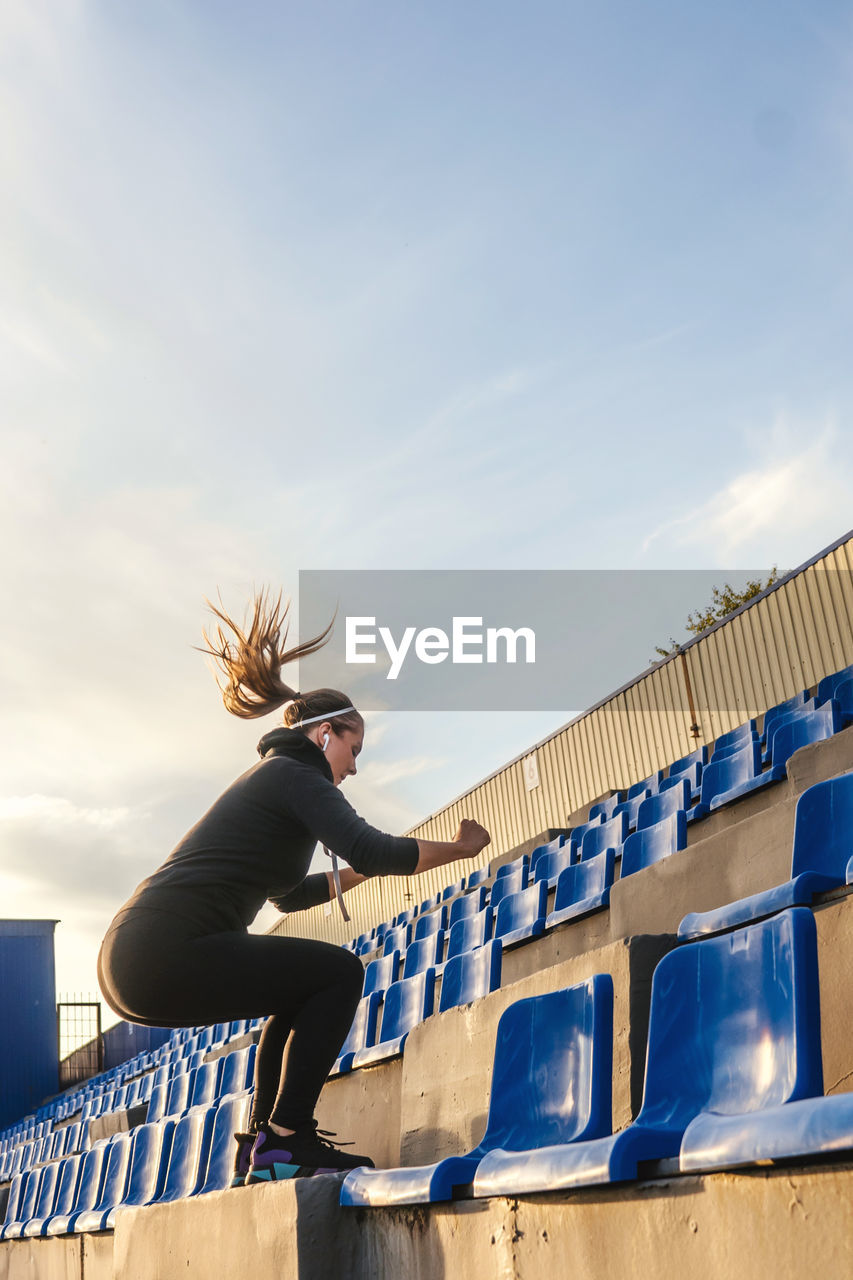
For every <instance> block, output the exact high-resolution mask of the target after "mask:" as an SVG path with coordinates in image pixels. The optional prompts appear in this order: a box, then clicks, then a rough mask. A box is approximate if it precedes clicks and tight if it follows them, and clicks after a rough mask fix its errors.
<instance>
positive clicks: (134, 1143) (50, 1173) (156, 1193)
mask: <svg viewBox="0 0 853 1280" xmlns="http://www.w3.org/2000/svg"><path fill="white" fill-rule="evenodd" d="M250 1100H251V1095H250V1093H248V1092H245V1093H242V1094H237V1095H235V1094H232V1095H231V1096H229V1097H228V1098H225V1099H223V1100H222V1101H221V1102H220V1103H219V1104H218V1105H216V1104H214V1105H212V1106H209V1107H206V1108H196V1109H195V1110H193V1111H191V1112H188V1113H187V1114H186V1115H184V1116H182V1117H181V1118H180V1119H179V1120H173V1119H164V1120H159V1121H156V1122H154V1123H150V1124H144V1125H140V1126H138V1127H137V1128H136V1129H134V1130H132V1132H130V1133H119V1134H116V1135H114V1136H113V1137H112V1138H111V1139H109V1140H108V1141H106V1142H102V1143H97V1144H95V1146H93V1147H92V1148H91V1150H89V1151H88V1152H86V1153H85V1154H84V1155H75V1156H70V1157H68V1158H67V1159H65V1160H63V1161H61V1162H58V1163H55V1164H50V1165H45V1166H44V1167H43V1168H41V1169H34V1170H32V1171H31V1172H30V1173H23V1174H18V1176H17V1177H16V1178H15V1179H14V1180H13V1182H12V1186H11V1188H10V1192H9V1200H8V1204H7V1210H6V1219H5V1223H4V1225H3V1228H2V1232H0V1237H2V1239H3V1240H9V1239H16V1238H20V1237H24V1236H57V1235H67V1234H70V1233H81V1232H91V1231H107V1230H111V1229H112V1228H113V1227H114V1226H115V1217H116V1213H117V1212H118V1211H119V1210H120V1209H121V1208H123V1207H129V1206H135V1205H147V1204H163V1203H167V1202H170V1201H173V1200H180V1199H184V1198H186V1197H189V1196H197V1195H205V1194H207V1193H208V1192H210V1191H220V1190H224V1189H225V1188H226V1187H228V1186H230V1185H231V1170H232V1164H233V1159H234V1138H233V1134H234V1132H235V1130H240V1129H243V1128H244V1127H245V1124H246V1120H247V1117H248V1113H249V1106H250Z"/></svg>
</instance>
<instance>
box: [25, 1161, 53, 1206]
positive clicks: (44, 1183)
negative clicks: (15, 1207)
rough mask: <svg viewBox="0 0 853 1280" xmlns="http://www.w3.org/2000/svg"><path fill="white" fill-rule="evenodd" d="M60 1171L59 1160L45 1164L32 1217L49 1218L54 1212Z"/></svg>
mask: <svg viewBox="0 0 853 1280" xmlns="http://www.w3.org/2000/svg"><path fill="white" fill-rule="evenodd" d="M59 1171H60V1165H59V1161H58V1160H55V1161H54V1162H53V1164H46V1165H45V1167H44V1169H43V1170H42V1176H41V1181H40V1183H39V1189H38V1197H37V1199H36V1202H35V1205H34V1207H33V1212H32V1213H31V1214H30V1217H32V1218H47V1217H49V1216H50V1215H51V1214H52V1213H53V1212H54V1205H55V1203H56V1192H57V1189H58V1187H59Z"/></svg>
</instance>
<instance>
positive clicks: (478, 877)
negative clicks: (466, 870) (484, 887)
mask: <svg viewBox="0 0 853 1280" xmlns="http://www.w3.org/2000/svg"><path fill="white" fill-rule="evenodd" d="M491 874H492V864H491V863H490V862H489V863H487V864H486V866H485V867H478V868H477V870H476V871H472V872H471V874H470V875H469V877H468V889H469V890H470V889H474V888H476V886H477V885H480V884H482V883H483V881H484V880H488V879H489V877H490V876H491Z"/></svg>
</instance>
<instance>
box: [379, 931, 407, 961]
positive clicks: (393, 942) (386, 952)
mask: <svg viewBox="0 0 853 1280" xmlns="http://www.w3.org/2000/svg"><path fill="white" fill-rule="evenodd" d="M411 940H412V926H411V925H410V924H400V925H394V927H393V928H391V929H389V930H388V932H387V933H386V934H385V935H384V937H383V939H382V954H383V956H390V954H391V952H392V951H405V950H406V948H407V947H408V945H409V943H410V942H411Z"/></svg>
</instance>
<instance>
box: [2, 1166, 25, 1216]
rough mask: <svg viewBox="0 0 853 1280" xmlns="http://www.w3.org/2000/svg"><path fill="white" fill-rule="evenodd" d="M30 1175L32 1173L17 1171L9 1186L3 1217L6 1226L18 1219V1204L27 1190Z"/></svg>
mask: <svg viewBox="0 0 853 1280" xmlns="http://www.w3.org/2000/svg"><path fill="white" fill-rule="evenodd" d="M29 1176H30V1175H29V1174H28V1173H16V1174H15V1176H14V1177H13V1178H12V1183H11V1186H10V1187H9V1197H8V1199H7V1201H6V1214H5V1216H4V1218H3V1226H4V1227H5V1226H6V1225H7V1224H8V1223H10V1222H17V1221H18V1217H17V1213H18V1205H19V1204H20V1203H21V1197H22V1195H23V1193H24V1191H25V1190H26V1186H27V1179H28V1178H29Z"/></svg>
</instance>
